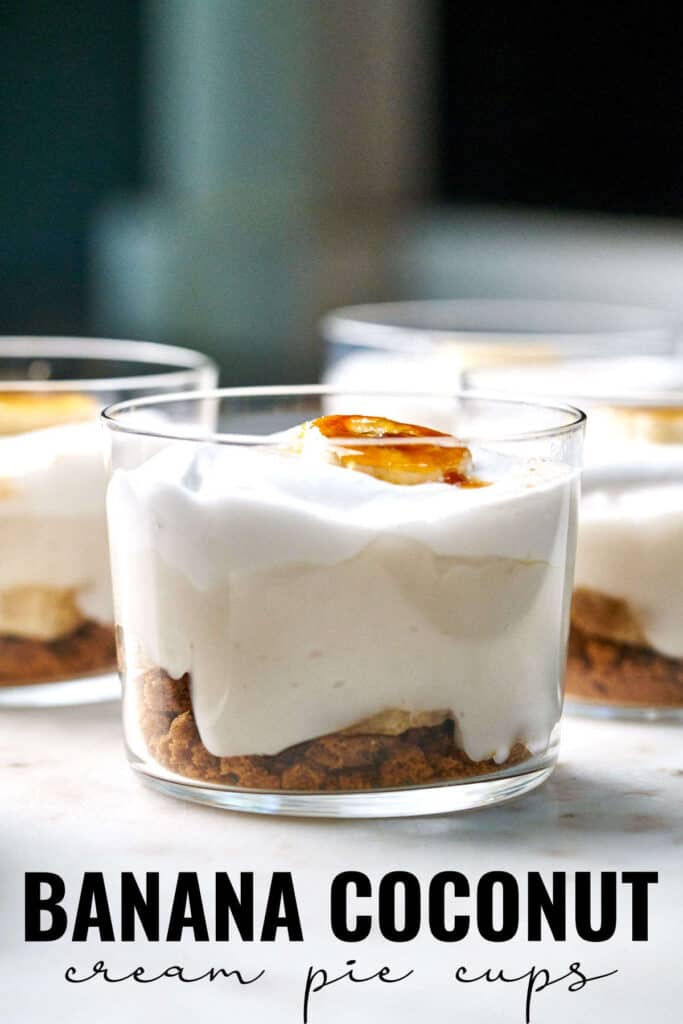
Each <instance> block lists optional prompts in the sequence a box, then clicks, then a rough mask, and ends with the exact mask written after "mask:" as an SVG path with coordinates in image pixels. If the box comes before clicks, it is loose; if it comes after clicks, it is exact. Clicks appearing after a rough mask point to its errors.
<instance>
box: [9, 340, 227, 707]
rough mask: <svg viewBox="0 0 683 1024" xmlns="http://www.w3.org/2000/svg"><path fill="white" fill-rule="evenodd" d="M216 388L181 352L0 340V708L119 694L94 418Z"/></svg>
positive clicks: (210, 371)
mask: <svg viewBox="0 0 683 1024" xmlns="http://www.w3.org/2000/svg"><path fill="white" fill-rule="evenodd" d="M215 383H216V370H215V367H214V365H213V364H212V362H211V361H210V360H209V359H207V358H206V357H205V356H202V355H200V354H199V353H196V352H192V351H190V350H188V349H182V348H175V347H172V346H167V345H155V344H150V343H146V342H129V341H108V340H103V339H94V338H35V337H23V338H0V706H5V707H28V706H33V705H51V704H66V703H82V702H83V703H85V702H92V701H98V700H106V699H111V698H113V697H116V696H118V694H119V693H120V687H119V683H118V678H117V675H116V645H115V638H114V618H113V611H112V598H111V580H110V568H109V553H108V546H107V531H106V520H105V508H104V502H105V487H106V471H105V467H104V458H103V443H102V428H101V425H100V423H99V413H100V411H101V409H102V408H103V406H104V405H106V404H108V403H111V402H112V401H117V400H121V399H124V398H133V397H136V396H143V395H154V394H156V393H159V392H161V391H168V390H169V389H176V390H180V391H187V390H193V389H196V388H200V387H212V386H214V385H215Z"/></svg>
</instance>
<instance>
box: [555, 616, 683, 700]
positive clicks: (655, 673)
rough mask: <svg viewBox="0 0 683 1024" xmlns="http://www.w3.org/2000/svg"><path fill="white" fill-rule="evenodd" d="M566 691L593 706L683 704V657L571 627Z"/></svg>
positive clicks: (570, 695) (574, 626)
mask: <svg viewBox="0 0 683 1024" xmlns="http://www.w3.org/2000/svg"><path fill="white" fill-rule="evenodd" d="M566 693H567V696H568V697H572V698H575V699H576V700H580V701H586V702H591V703H595V704H614V705H615V706H622V707H683V660H681V659H680V658H667V657H665V656H664V655H662V654H658V653H657V652H656V651H653V650H652V648H650V647H644V646H636V645H633V644H625V643H617V642H615V641H614V640H608V639H605V638H604V637H597V636H592V635H590V634H588V633H585V632H584V631H583V630H581V629H579V628H578V627H577V626H576V625H575V624H574V625H572V628H571V631H570V635H569V656H568V661H567V677H566Z"/></svg>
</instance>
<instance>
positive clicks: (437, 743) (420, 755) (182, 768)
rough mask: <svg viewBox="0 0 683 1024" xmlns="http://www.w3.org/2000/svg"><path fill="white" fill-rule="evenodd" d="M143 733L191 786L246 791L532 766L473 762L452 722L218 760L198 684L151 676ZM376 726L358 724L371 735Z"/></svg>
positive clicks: (141, 706)
mask: <svg viewBox="0 0 683 1024" xmlns="http://www.w3.org/2000/svg"><path fill="white" fill-rule="evenodd" d="M137 686H138V690H137V699H138V711H139V716H140V727H141V731H142V735H143V737H144V740H145V743H146V746H147V749H148V750H149V752H150V754H151V755H152V757H153V758H154V760H155V761H157V762H158V763H159V764H161V765H162V766H163V767H164V768H167V769H168V770H169V771H172V772H175V773H176V774H178V775H183V776H185V777H187V778H190V779H198V780H201V781H203V782H211V783H217V784H220V785H224V786H244V787H245V788H247V789H284V790H309V791H310V790H314V791H325V792H334V791H337V792H339V791H342V790H362V789H380V788H382V787H396V786H415V785H421V784H425V783H436V782H446V781H448V780H451V779H452V780H464V779H469V778H473V777H475V776H478V775H486V774H490V773H491V772H498V771H501V770H502V769H504V768H508V767H510V766H511V765H514V764H518V763H520V762H521V761H525V760H526V759H527V758H528V757H529V756H530V754H529V751H528V750H527V748H526V747H525V746H524V745H523V744H521V743H517V744H515V746H514V747H513V749H512V751H511V752H510V756H509V758H508V760H507V761H506V762H505V763H504V764H497V763H496V762H495V761H493V759H487V760H485V761H471V760H470V759H469V758H468V757H467V755H466V754H465V753H464V751H462V750H461V749H460V748H459V747H458V746H457V742H456V731H455V723H454V721H453V719H452V718H443V717H442V716H438V717H440V719H441V720H440V721H438V723H437V724H434V725H427V726H418V727H413V728H408V729H405V730H404V731H402V732H401V733H399V734H396V733H394V732H379V731H377V732H370V731H367V732H358V731H357V729H355V728H354V729H345V730H343V731H341V732H335V733H330V734H329V735H327V736H318V737H315V738H313V739H310V740H307V741H306V742H304V743H298V744H297V745H296V746H293V747H288V748H287V749H286V750H283V751H281V752H280V753H279V754H276V755H273V756H262V755H259V754H253V755H249V756H240V757H216V756H215V755H213V754H211V753H210V752H209V751H208V750H207V749H206V747H205V746H204V744H203V743H202V741H201V738H200V736H199V732H198V731H197V726H196V723H195V720H194V715H193V713H192V701H191V696H190V690H191V679H190V676H189V675H184V676H183V677H182V679H171V678H170V676H168V675H167V674H166V673H165V672H163V671H161V670H160V669H151V670H150V671H148V672H146V673H144V674H143V675H142V677H141V678H140V679H139V681H138V682H137ZM373 721H374V720H373V719H370V720H368V721H367V722H365V723H359V725H358V727H359V728H365V729H367V730H370V729H371V728H372V723H373Z"/></svg>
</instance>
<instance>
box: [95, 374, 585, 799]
mask: <svg viewBox="0 0 683 1024" xmlns="http://www.w3.org/2000/svg"><path fill="white" fill-rule="evenodd" d="M413 399H414V396H412V395H404V396H400V395H386V394H375V395H368V394H367V393H365V394H359V393H353V394H345V393H339V392H335V391H332V390H330V389H326V388H324V387H320V386H315V385H312V386H309V387H302V388H296V389H286V388H263V389H240V390H228V391H220V392H208V393H204V394H198V395H196V396H190V397H184V396H180V397H178V396H167V397H166V398H162V399H159V400H152V401H147V400H143V401H137V402H125V403H122V404H120V405H117V406H115V407H113V408H110V409H108V410H105V412H104V414H103V418H104V422H105V424H106V426H107V428H108V434H109V439H110V443H111V460H110V461H111V480H110V484H109V489H108V496H107V511H108V519H109V533H110V543H111V550H112V569H113V580H114V601H115V609H116V622H117V627H118V628H117V636H118V641H119V645H120V664H121V667H122V677H123V684H124V725H125V735H126V741H127V746H128V750H129V757H130V761H131V764H132V765H133V767H134V768H135V769H136V770H137V771H138V772H140V773H141V775H142V776H143V778H144V779H145V780H147V781H148V782H150V783H151V784H153V785H156V786H158V787H160V788H162V789H164V790H166V791H168V792H171V793H173V794H175V795H179V796H183V797H186V798H188V799H191V800H197V801H202V802H207V803H213V804H217V805H220V806H224V807H229V808H235V809H244V810H253V811H265V812H273V813H276V812H277V813H291V814H313V815H351V816H353V815H364V816H367V815H372V816H375V815H387V814H424V813H429V812H436V811H444V810H453V809H462V808H467V807H474V806H479V805H482V804H487V803H493V802H496V801H498V800H502V799H505V798H507V797H511V796H514V795H516V794H519V793H522V792H524V791H525V790H526V789H529V788H530V787H532V786H534V785H536V784H538V783H539V782H541V781H542V780H543V779H544V778H545V777H546V776H547V775H548V774H549V773H550V771H551V770H552V766H553V764H554V761H555V758H556V754H557V743H558V722H559V718H560V712H561V707H562V680H563V677H564V670H565V660H566V640H567V629H568V618H569V598H570V594H571V585H572V570H573V562H574V547H575V530H576V507H577V494H578V476H579V469H578V466H579V460H580V452H581V445H582V432H583V414H582V413H580V412H578V411H576V410H575V409H573V408H571V407H567V406H557V407H547V406H541V405H530V404H524V403H518V402H513V401H497V402H491V401H486V400H481V399H478V398H476V397H474V396H472V395H467V396H464V395H450V396H440V397H437V398H435V399H434V405H433V416H434V420H435V421H436V420H438V423H439V426H438V428H436V429H435V428H434V426H433V424H432V423H430V422H429V421H427V422H422V423H418V424H416V423H414V422H410V421H408V420H402V419H400V418H398V417H397V415H396V414H397V411H399V412H400V409H401V406H402V405H404V406H405V407H406V408H410V407H411V402H412V401H413ZM370 405H372V406H373V409H374V412H373V413H372V414H370V413H368V412H367V409H368V408H369V406H370ZM359 408H362V409H363V410H364V412H363V413H359V412H358V411H357V410H358V409H359ZM389 409H391V413H389V411H388V410H389ZM446 423H448V425H449V428H448V429H447V430H444V424H446Z"/></svg>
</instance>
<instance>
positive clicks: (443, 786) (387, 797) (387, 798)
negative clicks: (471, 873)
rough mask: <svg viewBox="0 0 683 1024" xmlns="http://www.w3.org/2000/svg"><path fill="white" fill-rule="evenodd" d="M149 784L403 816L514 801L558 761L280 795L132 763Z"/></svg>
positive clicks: (319, 810) (209, 795) (295, 808)
mask: <svg viewBox="0 0 683 1024" xmlns="http://www.w3.org/2000/svg"><path fill="white" fill-rule="evenodd" d="M131 767H132V768H133V770H134V771H135V772H137V773H138V774H139V776H140V778H141V780H142V781H143V782H144V784H145V785H146V786H149V787H151V788H152V789H156V790H158V791H160V792H162V793H165V794H167V795H168V796H175V797H179V798H180V799H181V800H189V801H191V802H192V803H198V804H208V805H209V806H211V807H221V808H223V809H224V810H228V811H250V812H251V813H255V814H283V815H291V816H296V817H307V818H392V817H393V818H399V817H409V816H417V815H425V814H446V813H448V812H451V811H469V810H473V809H474V808H476V807H487V806H491V805H493V804H499V803H502V802H503V801H504V800H512V799H513V798H515V797H518V796H522V795H523V794H524V793H528V792H529V791H530V790H532V789H535V788H536V786H540V785H541V783H542V782H545V780H546V779H547V778H548V776H549V775H550V773H551V772H552V770H553V768H554V767H555V763H554V760H553V761H552V762H551V763H550V764H546V765H545V766H544V767H541V768H538V767H536V768H534V769H532V770H530V771H527V772H517V773H516V774H515V775H507V776H505V777H503V778H501V777H495V776H494V777H481V776H480V777H478V778H477V779H476V780H472V781H467V782H441V783H439V784H438V785H435V786H413V787H410V788H407V789H384V790H372V791H367V792H348V793H278V792H277V791H271V792H266V791H260V790H254V789H251V790H245V789H228V788H226V787H224V786H212V785H209V784H208V783H197V782H192V781H191V780H189V779H188V780H187V781H182V782H174V781H172V780H171V779H170V778H162V777H160V776H159V775H158V774H156V773H154V772H153V769H151V768H150V767H148V766H147V765H145V764H142V763H140V762H139V761H134V762H132V763H131Z"/></svg>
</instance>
